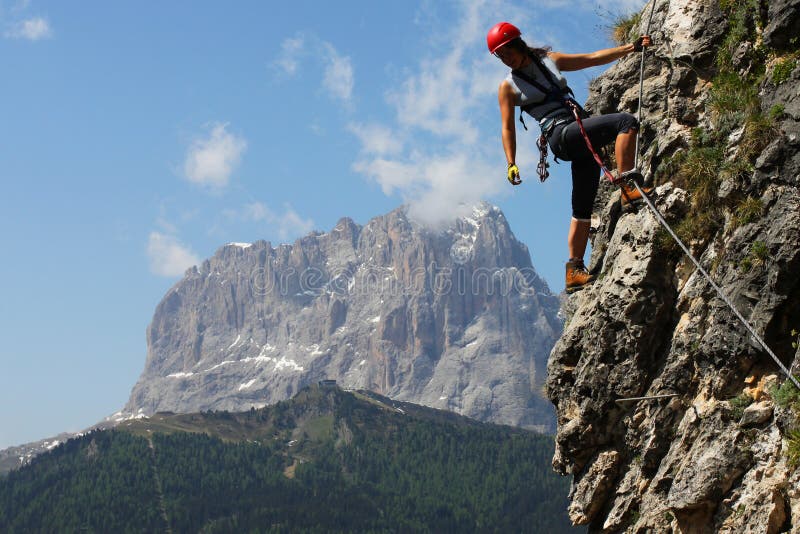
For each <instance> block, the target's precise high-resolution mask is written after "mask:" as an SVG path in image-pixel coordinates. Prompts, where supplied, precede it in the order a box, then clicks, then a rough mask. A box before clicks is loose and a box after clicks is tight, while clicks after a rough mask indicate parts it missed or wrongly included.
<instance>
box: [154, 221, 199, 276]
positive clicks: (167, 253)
mask: <svg viewBox="0 0 800 534" xmlns="http://www.w3.org/2000/svg"><path fill="white" fill-rule="evenodd" d="M147 256H148V258H149V259H150V271H151V272H152V273H153V274H157V275H159V276H169V277H173V276H181V275H182V274H183V273H184V272H185V271H186V269H188V268H189V267H191V266H193V265H199V264H200V258H199V257H198V256H197V255H196V254H195V253H194V252H192V250H191V249H190V248H189V247H187V246H186V245H184V244H182V243H181V242H180V241H178V239H177V238H176V237H174V236H171V235H168V234H162V233H161V232H150V238H149V240H148V243H147Z"/></svg>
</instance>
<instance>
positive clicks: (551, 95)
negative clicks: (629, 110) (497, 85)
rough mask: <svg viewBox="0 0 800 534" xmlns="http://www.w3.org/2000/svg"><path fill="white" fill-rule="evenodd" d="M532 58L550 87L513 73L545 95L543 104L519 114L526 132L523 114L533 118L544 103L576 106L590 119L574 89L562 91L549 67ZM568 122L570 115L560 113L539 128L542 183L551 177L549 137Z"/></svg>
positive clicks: (528, 108)
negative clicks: (534, 109)
mask: <svg viewBox="0 0 800 534" xmlns="http://www.w3.org/2000/svg"><path fill="white" fill-rule="evenodd" d="M530 58H531V59H532V60H533V62H534V63H535V64H536V67H537V68H538V69H539V71H540V72H541V73H542V75H544V77H545V78H547V81H548V83H549V84H550V87H546V86H545V85H544V84H542V83H540V82H539V81H538V80H536V79H534V78H532V77H531V76H528V75H527V74H526V73H524V72H522V71H521V70H516V69H515V70H512V71H511V74H512V76H516V77H518V78H520V79H522V80H524V81H525V82H527V83H528V84H530V85H532V86H533V87H535V88H536V89H538V90H539V91H540V92H541V93H542V94H544V95H545V99H544V101H543V102H537V103H536V104H528V105H526V106H522V107H521V109H520V113H519V122H521V123H522V127H523V128H525V130H527V129H528V126H527V125H526V124H525V119H523V118H522V113H523V112H525V113H528V114H529V115H531V116H533V113H531V110H532V109H533V108H534V107H535V106H536V105H542V104H543V103H548V102H562V103H564V104H565V105H570V106H575V107H576V108H577V109H578V110H580V111H579V113H580V114H582V115H583V116H585V117H588V116H589V114H588V113H586V110H584V109H583V108H582V107H581V105H580V104H578V102H577V101H576V100H575V94H574V93H573V92H572V89H570V88H569V86H566V87H565V88H563V89H562V88H561V87H560V86H559V84H558V83H557V82H556V80H555V77H554V76H553V73H552V72H550V69H548V68H547V66H546V65H545V64H544V63H543V62H542V61H541V60H540V59H539V58H538V57H536V55H534V54H530ZM566 122H572V118H571V117H570V116H569V115H564V114H562V115H561V116H559V114H558V113H556V115H555V116H545V117H544V118H543V119H542V120H541V121H540V122H539V126H540V128H541V130H542V133H541V135H540V136H539V138H538V139H537V140H536V148H538V149H539V164H538V165H537V166H536V172H537V174H538V175H539V180H540V181H542V182H544V181H545V180H547V178H548V177H549V176H550V171H549V170H548V169H549V168H550V163H549V162H548V161H547V137H548V136H549V135H550V132H552V131H553V130H554V129H555V127H556V126H559V125H561V124H564V123H566ZM555 160H556V163H558V158H555Z"/></svg>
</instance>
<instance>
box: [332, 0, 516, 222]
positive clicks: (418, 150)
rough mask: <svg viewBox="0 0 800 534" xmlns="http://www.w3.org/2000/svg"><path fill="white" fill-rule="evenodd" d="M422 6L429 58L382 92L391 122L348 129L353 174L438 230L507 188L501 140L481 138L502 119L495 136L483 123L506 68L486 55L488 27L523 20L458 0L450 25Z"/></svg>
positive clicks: (494, 0) (504, 9) (500, 7)
mask: <svg viewBox="0 0 800 534" xmlns="http://www.w3.org/2000/svg"><path fill="white" fill-rule="evenodd" d="M423 7H425V6H423ZM427 8H429V9H427ZM427 8H426V13H425V14H424V16H421V17H419V19H420V25H424V28H425V31H427V32H429V34H430V38H429V40H430V41H431V42H430V46H429V47H428V48H429V50H431V54H430V55H428V56H427V57H425V58H422V59H421V60H420V61H419V63H418V64H417V66H416V68H414V69H413V70H412V71H411V72H409V73H407V74H405V77H404V78H405V81H404V82H403V83H402V84H400V85H399V86H398V87H397V88H396V89H393V90H391V91H389V92H388V93H387V96H386V101H387V103H388V104H389V105H390V106H393V107H394V108H395V110H396V114H395V123H394V125H386V124H370V125H367V126H363V125H360V124H351V125H349V127H348V128H349V130H350V131H351V132H352V133H353V134H354V135H356V137H357V138H358V139H359V140H360V142H361V149H362V150H361V155H360V157H359V159H358V160H357V161H356V162H355V163H354V165H353V169H354V170H355V171H356V172H359V173H361V174H363V175H364V176H366V177H368V178H369V179H370V180H373V181H375V182H376V183H377V184H378V185H380V187H381V190H382V191H383V192H384V193H385V194H386V195H394V194H399V195H400V196H401V197H402V198H403V200H404V201H405V202H407V203H409V214H410V215H411V216H412V217H414V218H415V219H417V220H418V221H420V222H423V223H426V224H429V225H432V226H438V225H440V224H441V223H445V222H447V221H449V220H452V219H453V218H454V217H457V216H460V215H464V214H465V212H466V211H467V210H469V209H471V206H472V205H474V204H475V203H476V202H477V201H479V200H482V199H485V198H487V197H489V196H492V195H496V194H498V193H499V192H500V191H501V189H500V188H501V186H502V185H504V182H503V175H504V170H505V169H504V163H503V162H504V159H503V156H502V147H501V145H500V141H499V139H497V138H490V139H488V140H487V139H486V135H487V134H488V133H491V134H496V132H497V131H498V130H499V118H498V119H497V124H498V127H497V130H495V131H492V132H488V131H487V130H486V124H485V119H486V116H487V113H496V101H497V100H496V97H495V96H494V95H496V92H497V86H498V84H499V83H500V80H501V79H502V78H503V76H505V69H504V67H503V66H502V65H501V64H500V63H499V62H498V61H497V60H496V59H495V58H493V57H492V56H491V55H489V53H488V52H487V51H486V44H485V39H486V30H487V28H488V26H491V24H492V23H494V21H496V20H503V19H504V18H511V19H513V20H515V21H517V22H518V23H519V24H525V22H526V18H525V15H524V13H523V11H522V10H516V11H515V10H513V9H511V8H509V7H508V6H506V5H505V4H504V3H503V2H500V1H499V0H491V1H468V0H462V2H461V3H460V5H459V6H457V7H456V8H455V9H456V11H457V12H459V13H460V14H461V17H460V18H458V19H456V20H448V21H447V22H448V23H447V24H444V23H439V22H440V21H437V20H435V18H436V9H437V8H436V6H435V5H433V4H431V5H428V6H427ZM487 21H492V22H487ZM443 29H444V31H443ZM401 140H402V142H401ZM498 165H500V166H501V168H499V169H498Z"/></svg>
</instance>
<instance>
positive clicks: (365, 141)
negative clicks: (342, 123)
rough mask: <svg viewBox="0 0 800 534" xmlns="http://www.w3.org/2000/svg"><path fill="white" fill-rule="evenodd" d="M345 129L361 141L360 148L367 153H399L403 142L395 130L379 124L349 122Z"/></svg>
mask: <svg viewBox="0 0 800 534" xmlns="http://www.w3.org/2000/svg"><path fill="white" fill-rule="evenodd" d="M347 129H348V130H349V131H350V132H351V133H353V134H354V135H355V136H356V137H358V139H359V141H361V148H362V150H363V151H364V152H366V153H368V154H377V155H384V154H399V153H400V152H401V151H402V150H403V142H402V141H401V140H400V138H399V137H398V134H397V132H395V131H393V130H391V129H390V128H388V127H386V126H383V125H381V124H361V123H357V122H354V123H350V124H348V125H347Z"/></svg>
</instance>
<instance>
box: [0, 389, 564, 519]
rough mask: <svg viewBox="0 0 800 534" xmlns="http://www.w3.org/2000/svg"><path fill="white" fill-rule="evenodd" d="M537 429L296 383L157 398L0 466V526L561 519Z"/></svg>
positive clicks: (546, 446)
mask: <svg viewBox="0 0 800 534" xmlns="http://www.w3.org/2000/svg"><path fill="white" fill-rule="evenodd" d="M552 452H553V444H552V441H551V439H550V438H548V437H545V436H540V435H537V434H534V433H531V432H528V431H522V430H518V429H514V428H511V427H501V426H494V425H485V424H480V423H476V422H474V421H471V420H469V419H466V418H463V417H459V416H455V415H453V414H448V413H445V412H439V411H437V410H432V409H427V408H422V407H418V406H414V405H410V404H406V403H396V402H392V401H390V400H389V399H386V398H383V397H378V396H375V395H369V394H366V393H348V392H343V391H341V390H338V389H336V388H318V387H313V388H308V389H306V390H303V391H302V392H301V393H300V394H298V396H297V397H295V398H294V399H292V400H290V401H286V402H283V403H280V404H278V405H276V406H273V407H268V408H265V409H262V410H251V411H250V412H246V413H241V414H231V413H227V412H218V413H203V414H192V415H169V414H159V415H158V416H155V417H153V418H152V419H150V420H147V421H141V422H136V423H131V424H130V425H128V426H120V427H118V429H117V430H114V431H100V432H94V433H91V434H88V435H86V436H83V437H81V438H78V439H74V440H71V441H69V442H68V443H66V444H64V445H61V446H59V447H57V448H56V449H54V450H53V451H52V452H50V453H47V454H45V455H42V456H41V457H39V458H37V459H36V460H35V461H34V462H33V463H32V464H30V465H28V466H26V467H24V468H22V469H20V470H18V471H14V472H12V473H10V474H9V475H7V476H6V477H5V478H3V479H0V531H2V532H36V531H46V532H55V531H61V532H65V531H78V530H81V529H83V530H88V531H96V532H126V531H136V532H141V531H151V532H152V531H166V530H168V529H171V530H172V531H173V532H198V531H203V532H242V531H269V532H288V531H292V532H297V531H326V532H327V531H362V532H363V531H436V532H442V531H450V532H454V531H461V532H464V531H476V530H492V531H516V532H520V531H525V532H566V531H571V530H572V528H571V527H570V526H569V521H568V519H567V514H566V503H567V491H568V485H567V483H566V481H565V480H563V479H561V478H560V477H557V476H556V475H554V474H552V473H551V471H550V458H551V456H552Z"/></svg>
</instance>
